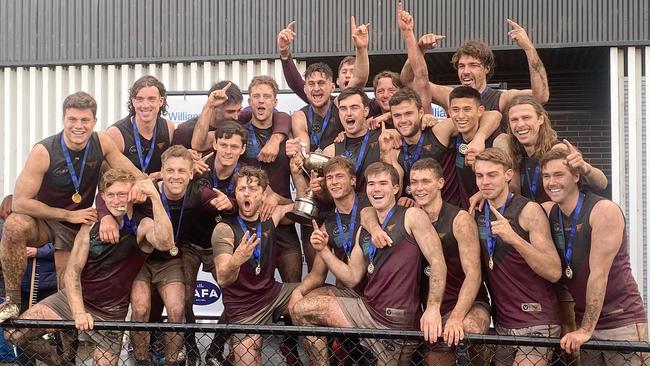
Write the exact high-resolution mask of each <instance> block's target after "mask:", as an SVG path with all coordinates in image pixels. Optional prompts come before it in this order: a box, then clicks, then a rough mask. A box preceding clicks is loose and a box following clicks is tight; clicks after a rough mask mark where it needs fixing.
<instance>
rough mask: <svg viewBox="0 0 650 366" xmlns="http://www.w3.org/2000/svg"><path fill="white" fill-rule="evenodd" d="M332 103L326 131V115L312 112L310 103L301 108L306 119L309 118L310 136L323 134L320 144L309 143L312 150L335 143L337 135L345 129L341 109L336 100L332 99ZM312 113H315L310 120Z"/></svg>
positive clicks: (308, 131) (308, 128)
mask: <svg viewBox="0 0 650 366" xmlns="http://www.w3.org/2000/svg"><path fill="white" fill-rule="evenodd" d="M332 98H333V97H332ZM330 103H332V109H331V112H330V119H329V122H327V126H325V131H322V129H323V124H324V121H323V120H324V119H325V118H324V117H325V116H319V115H318V113H316V112H313V113H310V112H309V104H307V105H306V106H304V107H302V108H300V110H301V111H302V112H303V113H304V114H305V119H306V120H307V133H308V135H309V136H310V138H311V136H312V135H314V134H321V135H320V140H319V141H318V146H316V145H314V144H313V143H312V144H310V145H309V148H310V149H311V151H315V150H316V149H321V150H325V148H326V147H328V146H329V145H331V144H333V143H334V139H336V136H338V135H339V133H340V132H343V131H344V129H343V125H342V124H341V120H340V119H339V109H338V108H337V107H336V106H335V105H334V101H331V102H330ZM325 113H327V112H325ZM310 114H311V115H313V120H312V121H310V120H309V117H310Z"/></svg>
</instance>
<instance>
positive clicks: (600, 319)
mask: <svg viewBox="0 0 650 366" xmlns="http://www.w3.org/2000/svg"><path fill="white" fill-rule="evenodd" d="M568 155H569V154H568V153H567V152H566V151H559V150H551V151H549V152H547V153H546V154H544V155H543V156H542V157H541V159H540V161H539V164H540V166H541V169H542V179H543V181H544V189H545V190H546V193H547V194H548V195H549V197H550V198H551V200H552V202H545V203H544V205H543V206H544V208H545V209H546V212H547V213H548V217H549V219H550V221H551V230H552V233H553V240H554V241H555V247H556V248H557V251H558V253H559V255H560V258H561V259H562V268H563V269H564V271H563V272H564V275H563V276H562V280H561V281H562V283H563V284H564V285H565V286H566V289H567V290H568V292H569V293H570V295H571V297H572V298H573V300H574V301H575V317H576V321H577V322H578V324H579V327H578V329H577V330H575V331H573V332H570V333H568V334H566V335H564V337H562V339H561V340H560V346H561V347H562V349H564V351H565V352H567V353H578V352H580V347H581V346H582V344H584V343H585V342H586V341H588V340H590V339H596V340H620V341H642V342H647V341H648V319H647V317H646V311H645V309H644V308H643V300H642V299H641V296H640V294H639V289H638V286H637V283H636V281H635V280H634V277H633V275H632V270H631V268H630V257H629V254H628V244H627V239H626V238H627V235H626V233H625V218H624V217H623V213H622V212H621V208H620V207H619V206H618V205H616V204H615V203H614V202H612V201H610V200H608V199H605V198H603V197H600V196H598V195H595V194H593V193H591V192H586V193H583V192H581V191H580V178H581V176H580V173H579V170H578V169H575V168H571V167H569V166H568V165H567V164H566V160H567V157H568ZM581 353H582V355H581V360H582V362H584V363H585V364H589V365H592V364H594V365H595V364H610V365H643V364H645V362H646V361H647V360H648V359H647V354H642V353H634V354H633V353H623V352H612V351H609V352H608V351H599V350H583V351H582V352H581Z"/></svg>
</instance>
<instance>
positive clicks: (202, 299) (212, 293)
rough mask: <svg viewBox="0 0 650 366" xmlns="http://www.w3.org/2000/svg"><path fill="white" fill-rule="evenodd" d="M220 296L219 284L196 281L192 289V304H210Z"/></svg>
mask: <svg viewBox="0 0 650 366" xmlns="http://www.w3.org/2000/svg"><path fill="white" fill-rule="evenodd" d="M220 298H221V289H220V288H219V286H217V285H215V284H214V283H212V282H208V281H201V280H199V281H196V288H195V289H194V304H195V305H210V304H214V303H215V302H217V301H218V300H219V299H220Z"/></svg>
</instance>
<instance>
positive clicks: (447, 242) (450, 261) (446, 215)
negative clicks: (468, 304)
mask: <svg viewBox="0 0 650 366" xmlns="http://www.w3.org/2000/svg"><path fill="white" fill-rule="evenodd" d="M460 211H461V209H460V208H459V207H457V206H454V205H451V204H449V203H447V202H443V203H442V208H441V209H440V213H439V214H438V220H437V221H436V222H434V223H433V227H434V228H435V229H436V232H437V233H438V236H439V237H440V242H441V243H442V252H443V254H444V256H445V263H446V264H447V281H446V285H445V294H444V296H443V298H442V304H441V306H440V314H442V315H445V314H448V313H450V312H451V311H452V310H454V307H455V306H456V302H457V301H458V294H459V293H460V288H461V287H462V286H463V282H464V281H465V272H464V271H463V266H462V264H461V261H460V253H459V251H458V241H457V240H456V237H455V236H454V220H455V219H456V216H458V213H459V212H460ZM423 265H424V266H426V267H425V269H424V270H423V274H424V277H423V278H422V290H423V291H422V294H421V295H422V304H424V305H426V303H427V296H428V293H429V275H428V274H429V273H430V272H429V271H430V269H429V266H428V264H427V263H426V261H424V263H423ZM476 301H483V302H485V303H489V301H490V300H489V299H488V295H487V290H486V289H485V285H484V284H483V283H482V282H481V287H480V288H479V290H478V294H477V295H476Z"/></svg>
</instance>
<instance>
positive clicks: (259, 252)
mask: <svg viewBox="0 0 650 366" xmlns="http://www.w3.org/2000/svg"><path fill="white" fill-rule="evenodd" d="M237 222H238V223H239V227H240V228H241V231H242V233H243V234H246V231H248V227H247V226H246V224H245V223H244V220H242V219H241V217H239V216H237ZM256 236H257V238H258V239H260V243H259V244H257V246H255V249H254V250H253V260H254V261H255V264H256V265H257V266H258V267H259V266H261V265H262V262H261V257H262V220H259V219H258V221H257V232H256ZM246 239H248V238H246Z"/></svg>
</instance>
